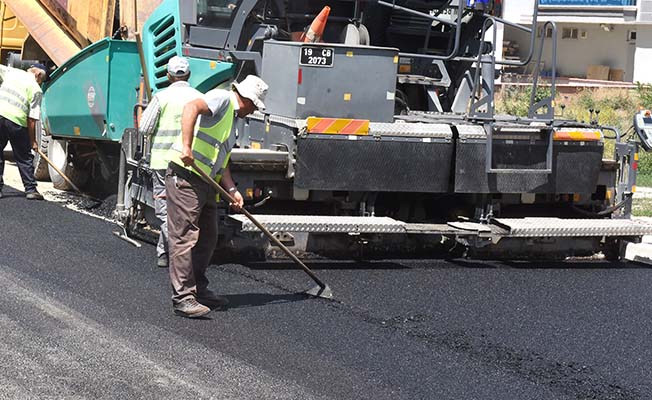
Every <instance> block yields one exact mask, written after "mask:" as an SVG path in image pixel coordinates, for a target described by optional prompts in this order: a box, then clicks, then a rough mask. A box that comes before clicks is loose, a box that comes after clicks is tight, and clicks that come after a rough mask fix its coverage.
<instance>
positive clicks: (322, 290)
mask: <svg viewBox="0 0 652 400" xmlns="http://www.w3.org/2000/svg"><path fill="white" fill-rule="evenodd" d="M190 166H191V167H193V168H194V169H195V171H197V172H198V173H199V175H200V176H201V177H202V179H203V180H204V181H205V182H206V183H208V184H209V185H211V186H212V187H213V188H214V189H215V190H217V192H218V193H219V194H220V196H222V197H223V198H225V199H226V200H228V201H229V202H230V203H236V201H235V199H234V198H233V197H232V196H231V195H230V194H229V192H227V191H226V190H224V189H223V188H222V186H220V185H219V184H218V183H217V182H215V180H214V179H212V178H211V177H210V176H208V174H207V173H206V172H204V171H202V170H201V169H200V168H198V167H197V164H195V162H194V161H192V163H191V164H190ZM240 212H242V213H243V214H244V215H245V216H246V217H247V218H249V220H250V221H251V222H252V223H253V224H254V225H256V227H258V229H260V231H261V232H263V233H264V234H265V236H267V238H268V239H269V240H270V241H272V242H273V243H274V244H275V245H276V246H278V247H279V248H280V249H281V250H283V252H284V253H285V254H287V256H288V257H290V258H291V259H292V260H293V261H294V262H295V263H296V264H297V265H298V266H300V267H301V269H303V271H304V272H305V273H306V274H308V276H310V278H312V280H313V281H315V283H317V286H315V287H313V288H312V289H309V290H307V291H306V292H305V293H306V294H307V295H309V296H314V297H321V298H324V299H331V298H333V292H332V291H331V288H330V287H328V285H327V284H325V283H324V282H322V281H321V279H319V278H318V277H317V275H315V273H314V272H312V270H311V269H310V268H308V267H307V266H306V264H304V263H303V262H302V261H301V260H299V258H298V257H297V256H296V255H294V253H292V251H290V249H288V248H287V247H285V245H284V244H283V243H281V242H280V241H279V240H278V239H277V238H276V237H274V235H273V234H272V233H271V232H270V231H269V230H268V229H267V228H265V227H264V226H263V225H262V224H261V223H260V222H258V220H257V219H256V218H254V216H253V215H251V214H250V213H249V211H247V210H245V209H244V208H242V209H241V210H240Z"/></svg>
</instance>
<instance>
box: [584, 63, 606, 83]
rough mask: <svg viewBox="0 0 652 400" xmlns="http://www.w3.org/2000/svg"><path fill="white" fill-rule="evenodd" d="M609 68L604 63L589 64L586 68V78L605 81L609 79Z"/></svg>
mask: <svg viewBox="0 0 652 400" xmlns="http://www.w3.org/2000/svg"><path fill="white" fill-rule="evenodd" d="M609 70H610V68H609V67H608V66H606V65H589V67H588V68H587V69H586V79H596V80H601V81H606V80H608V79H609Z"/></svg>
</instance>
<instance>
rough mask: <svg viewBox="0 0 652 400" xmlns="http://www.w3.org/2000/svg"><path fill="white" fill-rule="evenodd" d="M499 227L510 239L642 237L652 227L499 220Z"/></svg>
mask: <svg viewBox="0 0 652 400" xmlns="http://www.w3.org/2000/svg"><path fill="white" fill-rule="evenodd" d="M495 222H496V224H498V225H499V226H501V227H502V228H504V229H506V230H507V231H508V233H507V236H509V237H590V236H611V237H624V236H643V235H650V234H652V225H651V224H646V223H645V222H643V221H640V220H631V219H560V218H513V219H510V218H500V219H496V220H495Z"/></svg>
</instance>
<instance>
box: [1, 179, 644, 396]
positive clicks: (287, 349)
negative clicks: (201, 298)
mask: <svg viewBox="0 0 652 400" xmlns="http://www.w3.org/2000/svg"><path fill="white" fill-rule="evenodd" d="M5 192H6V188H5ZM5 194H6V193H5ZM10 195H11V194H10ZM113 229H114V227H113V226H112V225H111V224H109V223H107V222H104V221H101V220H97V219H94V218H91V217H89V216H87V215H81V214H78V213H75V212H73V211H70V210H68V209H65V208H63V207H62V206H61V205H60V204H55V203H35V202H28V201H26V200H25V199H24V198H22V197H20V196H18V195H16V196H10V197H5V198H3V199H0V240H1V241H0V243H1V245H0V288H2V290H0V332H2V339H1V340H0V365H2V369H3V371H2V373H0V398H3V399H4V398H16V399H28V398H32V399H44V398H75V399H81V398H87V399H116V398H120V399H147V398H150V399H168V398H169V399H171V398H196V399H208V398H214V399H649V398H652V379H651V378H652V335H650V333H651V332H652V313H651V306H650V304H652V291H651V290H650V287H652V270H650V269H648V268H645V267H640V266H635V265H626V264H616V265H609V264H606V263H598V262H596V263H575V264H566V265H537V264H528V263H524V264H503V263H475V262H469V261H459V262H445V261H439V260H434V261H405V262H374V263H370V264H354V263H338V264H329V263H318V264H313V266H314V267H315V268H316V270H317V272H318V273H319V274H320V275H321V276H322V277H323V278H324V279H325V280H326V281H327V282H328V283H329V284H330V285H331V287H332V288H333V291H334V293H335V301H327V300H321V299H307V298H305V297H303V296H302V295H299V294H296V293H297V292H298V291H300V290H302V289H306V288H308V287H309V286H310V281H309V280H308V279H307V278H306V276H305V275H304V274H303V273H302V272H301V271H298V270H296V269H292V268H286V267H287V266H288V265H287V264H286V263H274V264H252V265H248V266H242V265H220V266H213V267H211V269H210V272H209V278H210V279H211V281H212V282H213V283H214V285H215V287H216V288H218V289H219V291H220V292H221V293H224V294H226V295H228V297H229V298H230V300H231V302H232V305H233V306H232V307H231V308H230V309H229V310H228V311H224V312H215V313H212V314H210V318H209V319H205V320H195V321H193V320H187V319H183V318H179V317H175V316H174V315H173V313H172V309H171V303H170V300H169V295H170V291H169V283H168V278H167V276H166V273H165V271H162V270H159V269H157V268H156V267H155V266H154V253H155V250H154V248H153V247H151V246H144V247H143V248H142V249H136V248H134V247H132V246H130V245H128V244H126V243H125V242H123V241H120V240H119V239H117V238H115V237H114V236H113V235H112V233H111V232H112V230H113Z"/></svg>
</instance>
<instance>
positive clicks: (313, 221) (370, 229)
mask: <svg viewBox="0 0 652 400" xmlns="http://www.w3.org/2000/svg"><path fill="white" fill-rule="evenodd" d="M255 217H256V219H257V220H258V222H260V223H261V224H263V226H264V227H265V228H267V229H269V230H270V231H272V232H311V233H405V223H403V222H401V221H397V220H395V219H392V218H388V217H338V216H319V215H255ZM229 218H231V219H232V220H233V221H236V222H239V223H240V224H241V226H242V227H241V230H242V232H259V229H258V228H257V227H256V226H255V225H254V224H253V223H251V221H249V219H247V217H245V216H244V215H241V214H238V215H230V216H229Z"/></svg>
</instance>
